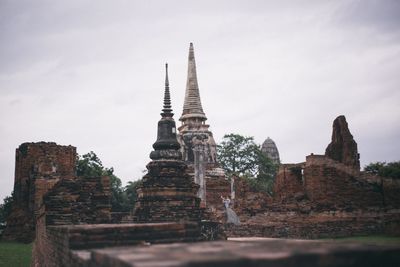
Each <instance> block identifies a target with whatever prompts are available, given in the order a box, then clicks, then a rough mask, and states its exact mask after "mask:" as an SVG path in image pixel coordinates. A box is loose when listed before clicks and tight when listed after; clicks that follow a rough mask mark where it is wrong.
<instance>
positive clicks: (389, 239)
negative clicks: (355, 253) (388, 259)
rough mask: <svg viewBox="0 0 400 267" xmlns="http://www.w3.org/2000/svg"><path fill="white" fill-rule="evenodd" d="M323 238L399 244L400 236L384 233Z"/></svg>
mask: <svg viewBox="0 0 400 267" xmlns="http://www.w3.org/2000/svg"><path fill="white" fill-rule="evenodd" d="M323 240H330V241H335V242H356V243H362V244H373V245H400V237H395V236H384V235H371V236H351V237H338V238H329V239H328V238H327V239H323Z"/></svg>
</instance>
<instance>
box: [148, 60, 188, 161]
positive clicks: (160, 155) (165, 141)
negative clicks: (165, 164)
mask: <svg viewBox="0 0 400 267" xmlns="http://www.w3.org/2000/svg"><path fill="white" fill-rule="evenodd" d="M165 71H166V73H165V90H164V106H163V107H164V108H163V109H162V111H163V112H162V113H161V119H160V120H159V121H158V127H157V141H156V142H155V143H154V144H153V148H154V151H152V152H151V153H150V158H151V159H153V160H159V159H181V158H182V154H181V152H180V151H179V148H180V147H181V146H180V144H179V143H178V140H177V139H176V126H175V121H174V119H173V118H172V116H173V115H174V114H173V113H172V108H171V96H170V93H169V81H168V64H165Z"/></svg>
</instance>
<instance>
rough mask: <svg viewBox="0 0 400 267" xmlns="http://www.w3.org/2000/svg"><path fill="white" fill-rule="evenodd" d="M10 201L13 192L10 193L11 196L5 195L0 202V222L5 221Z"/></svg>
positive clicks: (9, 209)
mask: <svg viewBox="0 0 400 267" xmlns="http://www.w3.org/2000/svg"><path fill="white" fill-rule="evenodd" d="M12 202H13V193H11V196H6V197H5V198H4V199H3V204H0V224H1V223H5V222H6V219H7V217H8V215H10V213H11V208H12Z"/></svg>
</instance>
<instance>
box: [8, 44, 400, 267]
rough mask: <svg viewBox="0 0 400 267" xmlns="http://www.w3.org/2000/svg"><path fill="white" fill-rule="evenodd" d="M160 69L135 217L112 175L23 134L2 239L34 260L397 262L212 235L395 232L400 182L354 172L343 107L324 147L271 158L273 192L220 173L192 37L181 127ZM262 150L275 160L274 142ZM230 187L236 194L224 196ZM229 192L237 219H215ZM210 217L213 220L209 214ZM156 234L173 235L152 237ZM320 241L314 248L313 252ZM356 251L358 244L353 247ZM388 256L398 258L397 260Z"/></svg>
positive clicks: (345, 249)
mask: <svg viewBox="0 0 400 267" xmlns="http://www.w3.org/2000/svg"><path fill="white" fill-rule="evenodd" d="M169 90H170V89H169V81H168V69H167V66H166V78H165V88H164V102H163V109H162V113H161V119H160V121H159V122H158V127H157V140H156V142H155V143H154V144H153V149H154V150H153V151H152V152H151V153H150V158H151V161H150V162H149V163H148V164H147V166H146V167H147V170H148V172H147V174H146V175H145V176H144V177H143V182H142V184H141V186H140V187H139V189H138V199H137V203H136V206H135V208H134V210H133V211H132V214H131V215H132V216H131V217H130V218H132V220H126V219H125V220H123V219H121V218H120V217H118V218H119V219H115V218H113V215H112V212H111V206H110V197H111V189H110V179H109V177H107V176H102V177H77V176H76V158H77V154H76V148H75V147H73V146H61V145H57V144H55V143H45V142H39V143H24V144H21V145H20V146H19V147H18V148H17V150H16V167H15V183H14V203H13V207H12V213H11V215H10V216H9V218H8V220H7V228H6V231H5V233H4V236H3V238H5V239H7V240H18V241H24V242H31V241H32V240H35V242H34V245H33V259H32V266H78V267H79V266H82V267H84V266H138V265H137V264H139V265H140V264H142V265H140V266H155V264H156V263H157V262H160V261H162V264H165V266H217V265H218V264H221V265H223V266H227V265H231V264H234V265H235V266H262V265H266V264H272V265H274V266H308V265H307V264H308V263H309V262H310V261H312V262H315V263H316V265H318V264H321V266H327V265H324V263H326V262H328V263H330V264H331V265H329V266H348V265H346V264H347V261H349V259H350V260H351V262H356V263H357V264H358V266H374V264H375V263H378V262H379V259H380V257H383V256H382V255H384V257H385V258H387V259H388V262H389V263H393V264H392V265H393V266H397V265H398V264H399V262H400V257H399V256H398V255H400V254H399V251H400V249H399V248H398V247H395V248H386V247H381V248H379V247H373V246H351V245H348V246H346V245H342V246H339V245H337V244H326V243H322V242H321V241H318V242H307V241H288V240H279V241H277V240H269V241H262V242H260V241H245V242H243V241H242V243H241V242H231V241H228V242H227V241H215V242H197V243H186V244H180V243H182V242H193V241H205V240H216V239H219V240H223V239H225V237H226V236H225V234H226V235H227V236H228V237H255V236H256V237H279V238H282V237H284V238H303V239H314V238H321V237H340V236H352V235H368V234H388V235H400V212H399V210H400V194H399V192H400V181H399V180H396V179H391V178H383V177H379V176H376V175H370V174H367V173H364V172H362V171H360V161H359V153H358V148H357V143H356V141H355V140H354V138H353V135H352V134H351V132H350V130H349V127H348V123H347V121H346V118H345V117H344V116H339V117H338V118H336V119H335V120H334V123H333V129H332V140H331V143H330V144H329V145H328V147H327V148H326V152H325V154H324V155H314V154H311V155H308V156H306V158H305V161H304V162H300V163H293V164H287V163H286V164H280V167H279V170H278V173H277V176H276V179H275V182H274V189H273V191H274V192H273V195H269V194H267V193H264V192H256V191H254V190H253V189H252V188H251V187H250V185H249V183H248V182H247V181H246V180H244V179H237V180H236V181H235V187H234V188H233V186H232V180H229V179H227V178H226V177H225V174H224V172H223V170H222V169H221V168H220V167H219V164H218V162H217V157H216V144H215V141H214V139H213V135H212V133H211V131H209V125H207V124H206V123H205V122H206V120H207V118H206V116H205V113H204V111H203V108H202V106H201V101H200V92H199V87H198V83H197V73H196V64H195V59H194V50H193V44H190V49H189V66H188V80H187V86H186V96H185V103H184V108H183V113H182V116H181V117H180V121H181V122H182V125H181V126H180V127H179V134H178V133H177V132H176V125H175V121H174V119H173V115H174V114H173V113H172V107H171V99H170V91H169ZM263 152H264V153H266V154H267V156H268V155H269V157H270V158H271V159H272V160H273V161H274V162H275V163H279V161H280V159H279V152H278V150H277V148H276V145H275V143H274V142H273V141H272V139H270V138H268V139H267V140H266V141H265V142H264V144H263ZM233 193H234V194H233ZM228 194H230V195H231V196H234V197H235V206H234V207H235V211H236V212H237V214H238V215H239V217H240V220H241V222H242V223H241V225H224V227H223V229H222V228H221V225H222V224H223V219H222V218H221V216H218V215H221V214H222V211H221V209H222V203H221V200H220V195H224V196H227V195H228ZM216 220H219V221H216ZM159 243H178V244H173V245H160V246H159V245H155V244H159ZM321 247H322V248H323V249H321ZM354 251H356V252H357V253H354V254H353V253H352V252H354ZM396 264H397V265H396Z"/></svg>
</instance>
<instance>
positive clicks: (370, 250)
mask: <svg viewBox="0 0 400 267" xmlns="http://www.w3.org/2000/svg"><path fill="white" fill-rule="evenodd" d="M89 266H99V267H101V266H136V267H141V266H142V267H145V266H160V267H161V266H162V267H167V266H168V267H180V266H182V267H183V266H185V267H194V266H196V267H198V266H236V267H239V266H243V267H244V266H246V267H252V266H276V267H279V266H285V267H292V266H293V267H294V266H300V267H301V266H324V267H326V266H363V267H364V266H400V245H397V246H376V245H361V244H356V243H349V244H338V243H335V242H322V241H308V240H284V239H247V240H244V241H243V240H242V241H240V242H239V241H216V242H200V243H189V244H187V243H186V244H182V243H177V244H170V245H154V246H145V247H144V246H140V247H114V248H105V249H96V250H93V251H92V252H91V259H90V265H89Z"/></svg>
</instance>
